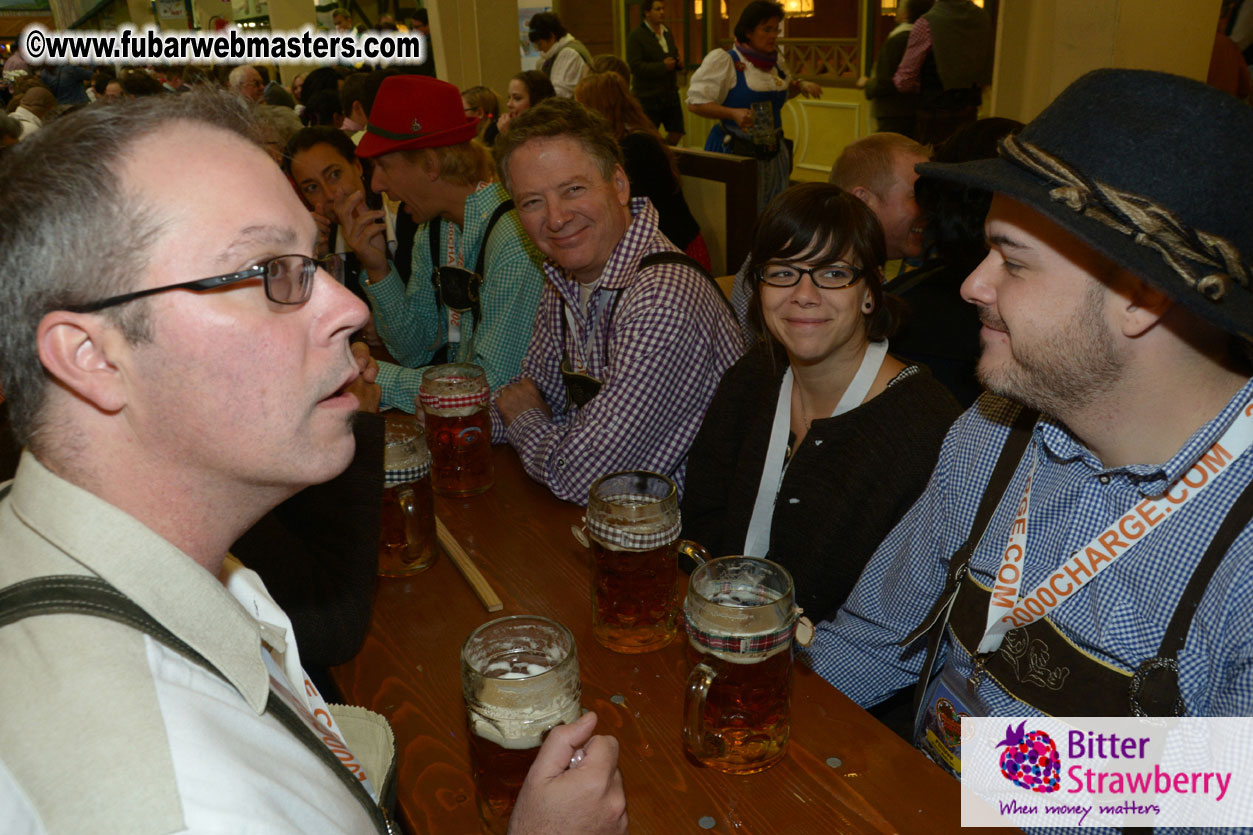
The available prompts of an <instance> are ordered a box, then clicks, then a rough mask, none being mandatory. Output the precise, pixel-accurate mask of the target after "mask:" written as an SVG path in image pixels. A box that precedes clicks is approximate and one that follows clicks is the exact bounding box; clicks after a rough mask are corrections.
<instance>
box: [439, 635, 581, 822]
mask: <svg viewBox="0 0 1253 835" xmlns="http://www.w3.org/2000/svg"><path fill="white" fill-rule="evenodd" d="M461 690H462V694H463V695H464V696H465V702H466V723H467V725H468V727H469V731H470V733H469V737H470V766H471V768H472V769H473V771H474V784H475V787H476V789H477V791H478V806H479V816H480V817H481V818H482V820H483V825H484V831H485V832H490V833H501V834H503V833H504V832H505V830H506V829H507V828H508V825H509V815H510V813H511V812H512V811H513V804H514V803H515V802H516V801H517V799H518V791H519V790H520V789H521V788H522V781H523V780H524V779H525V778H526V773H527V771H528V770H529V769H530V768H531V764H532V763H533V762H535V755H536V754H537V753H538V752H539V747H540V744H541V743H542V742H543V740H544V735H545V734H546V733H547V732H548V731H549V730H550V729H551V728H553V727H555V726H557V725H561V724H565V723H568V722H573V721H574V720H575V719H578V718H579V715H580V713H581V712H582V709H581V707H580V700H581V698H582V687H581V684H580V682H579V659H578V653H577V651H576V650H575V645H574V636H573V635H571V634H570V630H568V629H566V628H565V627H564V626H562V625H561V624H560V623H557V622H556V621H552V620H549V619H548V618H542V617H537V616H531V615H515V616H513V617H505V618H500V619H498V620H494V621H491V622H489V623H485V624H483V625H482V626H480V627H479V628H478V629H476V630H474V632H472V633H471V634H470V637H469V638H467V639H466V642H465V644H464V645H463V646H462V647H461Z"/></svg>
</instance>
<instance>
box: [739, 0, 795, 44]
mask: <svg viewBox="0 0 1253 835" xmlns="http://www.w3.org/2000/svg"><path fill="white" fill-rule="evenodd" d="M782 19H783V6H781V5H779V4H778V3H771V2H770V0H753V2H751V3H749V4H748V5H747V6H745V7H744V11H742V12H740V19H739V20H737V21H736V22H735V40H736V42H737V43H748V33H749V32H751V31H753V30H754V29H756V28H757V27H758V26H760V25H761V24H763V23H765V22H766V21H769V20H782Z"/></svg>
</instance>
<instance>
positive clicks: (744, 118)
mask: <svg viewBox="0 0 1253 835" xmlns="http://www.w3.org/2000/svg"><path fill="white" fill-rule="evenodd" d="M731 114H732V116H731V118H732V119H734V120H735V124H737V125H739V126H740V128H741V129H743V130H748V129H749V128H751V127H752V126H753V111H751V110H749V109H748V108H747V107H732V108H731Z"/></svg>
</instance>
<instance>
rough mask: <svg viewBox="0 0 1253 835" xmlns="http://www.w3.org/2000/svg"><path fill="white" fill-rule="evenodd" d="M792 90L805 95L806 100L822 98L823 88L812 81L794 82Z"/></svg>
mask: <svg viewBox="0 0 1253 835" xmlns="http://www.w3.org/2000/svg"><path fill="white" fill-rule="evenodd" d="M792 89H793V90H794V91H795V92H796V93H803V94H804V95H805V97H806V98H810V99H817V98H821V97H822V88H821V87H819V86H818V85H817V84H815V83H814V82H812V81H794V82H792ZM793 95H795V93H794V94H793Z"/></svg>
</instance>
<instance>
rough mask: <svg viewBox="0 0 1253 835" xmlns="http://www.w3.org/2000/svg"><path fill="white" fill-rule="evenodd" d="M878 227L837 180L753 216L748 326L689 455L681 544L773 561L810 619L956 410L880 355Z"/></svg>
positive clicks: (922, 481) (880, 529)
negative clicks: (744, 345) (747, 341)
mask: <svg viewBox="0 0 1253 835" xmlns="http://www.w3.org/2000/svg"><path fill="white" fill-rule="evenodd" d="M884 260H885V249H884V242H883V230H882V228H881V227H880V226H879V221H878V220H877V219H876V218H875V215H874V213H873V212H871V211H870V209H869V208H867V207H866V205H865V204H864V203H862V202H861V201H860V200H858V199H857V198H856V197H854V196H852V195H851V194H848V193H847V192H844V191H842V190H841V189H839V188H838V187H837V186H833V185H827V184H825V183H805V184H802V185H798V186H794V187H792V188H790V189H788V190H787V191H785V192H783V193H782V194H780V195H779V196H778V197H776V198H775V199H774V200H773V201H771V203H770V205H769V206H768V207H767V208H766V211H765V213H764V214H763V215H762V216H761V218H760V219H759V220H758V223H757V230H756V233H755V236H754V240H753V249H752V255H751V256H750V259H749V269H750V270H751V273H752V275H753V276H754V277H755V279H756V280H755V281H754V282H753V295H752V299H751V301H750V302H749V312H748V316H749V322H750V324H751V325H752V326H753V328H754V329H755V330H756V331H757V332H758V334H759V335H760V338H759V340H758V341H757V343H756V344H755V345H754V346H753V347H752V348H751V349H750V350H749V351H748V353H747V354H745V356H744V357H743V358H742V359H740V361H739V362H737V363H736V364H735V365H733V366H732V367H731V368H730V369H728V370H727V372H726V374H725V375H723V378H722V382H721V383H720V384H719V387H718V392H717V394H716V395H715V396H714V400H713V403H712V404H711V405H710V407H709V411H708V413H707V414H706V416H705V421H704V424H703V425H702V426H701V430H700V433H699V434H698V435H697V437H696V441H695V442H694V443H693V445H692V451H691V454H690V457H689V458H688V468H687V481H686V488H685V493H684V497H683V506H682V511H683V536H684V537H686V538H689V539H694V540H696V541H697V542H700V543H701V544H702V545H704V546H705V547H706V548H708V549H709V551H710V553H711V554H714V555H715V556H722V555H726V554H747V555H750V556H757V557H768V558H770V559H772V560H774V561H776V562H778V563H781V564H782V565H784V566H785V567H787V569H788V570H789V571H790V572H791V573H792V575H793V579H794V580H795V583H796V595H797V602H798V604H799V605H800V606H802V607H803V608H804V609H805V611H806V612H807V613H808V615H809V616H810V617H811V618H812V619H813V620H814V621H815V622H816V621H818V620H819V619H821V618H826V617H829V616H831V615H833V614H834V613H835V611H836V610H837V609H838V608H839V607H840V605H841V604H842V603H843V602H844V599H845V598H846V597H847V596H848V593H849V591H850V590H851V589H852V587H853V584H854V583H855V582H856V581H857V577H858V576H859V575H860V574H861V570H862V567H863V566H864V565H865V564H866V561H867V560H868V559H869V558H870V555H871V554H872V553H873V552H874V549H875V547H876V546H877V545H878V544H879V541H880V540H881V539H882V538H883V537H884V536H885V535H886V534H887V532H888V531H889V530H890V529H891V528H892V526H893V525H895V524H896V522H897V521H899V520H900V518H901V517H902V516H903V515H904V514H905V511H907V510H908V509H909V507H910V505H911V504H913V502H914V500H915V499H916V498H917V497H918V495H919V494H920V493H921V492H922V489H923V487H924V486H925V485H926V482H927V479H928V477H929V476H930V475H931V470H932V468H933V467H934V466H935V461H936V458H937V456H938V455H939V451H940V443H941V441H943V439H944V435H945V433H946V432H947V430H948V427H949V425H950V424H951V423H952V422H953V420H955V419H956V417H957V415H958V414H959V413H960V408H959V407H958V405H957V402H956V401H955V400H954V399H953V397H952V395H951V394H949V393H948V391H947V390H946V389H945V388H944V387H943V386H942V385H940V384H939V383H938V382H936V381H935V380H934V379H933V378H932V377H931V374H930V372H928V371H927V370H926V369H925V368H923V367H921V366H917V365H906V364H905V363H903V362H901V361H900V360H898V359H897V358H895V357H893V356H892V355H891V354H890V353H888V337H889V336H890V335H891V334H892V333H893V332H894V331H895V329H896V328H897V326H898V325H899V324H900V320H901V315H902V309H903V305H902V304H901V302H900V301H899V300H898V299H896V298H895V297H893V296H889V295H887V294H886V293H884V290H883V275H882V268H883V263H884Z"/></svg>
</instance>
